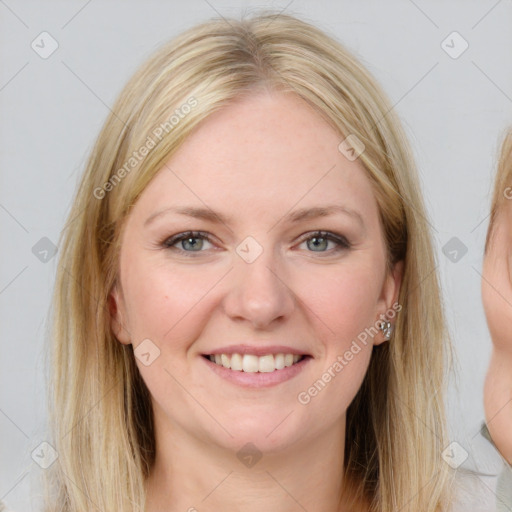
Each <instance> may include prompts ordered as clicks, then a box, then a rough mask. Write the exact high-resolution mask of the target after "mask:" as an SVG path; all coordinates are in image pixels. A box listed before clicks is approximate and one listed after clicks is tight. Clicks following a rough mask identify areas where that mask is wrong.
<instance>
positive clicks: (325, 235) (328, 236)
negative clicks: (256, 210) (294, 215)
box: [161, 231, 352, 258]
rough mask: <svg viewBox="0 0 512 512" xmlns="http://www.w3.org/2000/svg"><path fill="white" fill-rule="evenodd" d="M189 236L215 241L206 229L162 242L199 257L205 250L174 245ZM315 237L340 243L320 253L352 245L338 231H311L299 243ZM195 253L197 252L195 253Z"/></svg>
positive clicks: (179, 235) (344, 248)
mask: <svg viewBox="0 0 512 512" xmlns="http://www.w3.org/2000/svg"><path fill="white" fill-rule="evenodd" d="M189 238H197V239H203V240H206V241H208V242H210V243H213V239H212V237H211V236H210V235H209V234H208V233H206V232H205V231H186V232H184V233H178V234H177V235H173V236H171V237H168V238H166V239H165V240H163V241H162V242H161V245H162V246H163V247H164V248H166V249H172V250H175V251H179V252H181V253H182V254H185V255H186V256H187V257H192V258H194V257H197V256H196V254H197V255H199V254H200V253H202V252H205V251H185V250H184V249H179V248H177V247H173V246H174V245H176V244H177V243H178V242H181V241H183V240H187V239H189ZM313 238H321V239H324V240H329V241H331V242H335V243H336V244H338V246H337V247H336V248H335V249H334V250H333V251H318V252H319V253H324V254H325V253H330V254H332V253H338V252H341V251H343V250H347V249H350V248H351V247H352V245H351V244H350V242H349V241H348V240H347V239H346V238H345V237H344V236H341V235H337V234H336V233H331V232H330V231H313V232H311V233H307V236H304V237H302V238H301V240H300V242H299V243H303V242H306V241H308V240H311V239H313ZM310 252H316V251H310ZM194 253H195V254H194Z"/></svg>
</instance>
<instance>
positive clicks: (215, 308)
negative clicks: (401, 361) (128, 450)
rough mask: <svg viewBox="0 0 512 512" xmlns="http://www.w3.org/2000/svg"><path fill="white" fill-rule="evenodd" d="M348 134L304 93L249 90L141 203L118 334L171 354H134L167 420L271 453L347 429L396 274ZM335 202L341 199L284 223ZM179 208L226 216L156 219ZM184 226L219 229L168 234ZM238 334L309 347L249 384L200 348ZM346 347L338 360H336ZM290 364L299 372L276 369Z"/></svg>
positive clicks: (171, 426)
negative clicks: (272, 378)
mask: <svg viewBox="0 0 512 512" xmlns="http://www.w3.org/2000/svg"><path fill="white" fill-rule="evenodd" d="M340 142H341V140H340V137H339V136H338V134H337V133H336V132H335V131H334V130H333V129H332V128H331V127H330V126H329V125H328V124H327V123H326V122H325V121H324V120H323V119H322V118H321V117H320V116H319V115H318V114H317V113H315V112H314V111H313V110H312V109H311V108H310V107H309V106H307V104H306V103H304V102H303V101H302V100H301V99H299V98H298V97H296V96H293V95H282V94H279V95H274V96H271V95H268V94H258V95H254V96H251V97H249V98H245V99H243V100H241V101H238V102H237V103H234V104H232V105H230V106H228V107H226V108H225V109H223V110H222V111H220V112H217V113H215V114H214V115H212V116H211V117H210V118H208V119H207V120H206V121H205V122H204V124H202V126H201V127H200V128H199V129H198V130H197V131H196V132H195V133H194V134H192V135H191V136H190V137H189V138H188V139H187V140H186V142H185V143H184V145H183V146H182V147H181V148H180V149H179V151H178V152H177V153H176V154H175V155H173V157H172V158H171V159H170V160H169V162H168V164H167V166H165V167H164V168H162V169H161V170H160V171H159V173H158V174H157V175H156V176H155V178H154V179H153V180H152V181H151V183H150V184H149V185H148V186H147V188H146V189H145V190H144V192H143V193H142V195H141V196H140V198H139V200H138V201H137V203H136V204H135V206H134V207H133V210H132V212H131V214H130V216H129V218H128V220H127V224H126V227H125V231H124V234H123V240H122V246H121V254H120V285H121V286H120V287H118V288H117V289H115V290H114V292H113V298H114V299H115V302H116V305H117V311H116V313H115V317H114V318H113V329H114V332H115V333H116V336H117V338H118V340H119V341H120V342H121V343H125V344H128V343H132V344H133V345H134V348H136V347H137V346H138V345H139V344H140V343H141V342H142V341H143V340H146V339H149V340H151V343H153V344H154V345H155V346H157V347H158V349H159V351H160V355H159V356H158V357H157V358H156V359H155V360H154V361H153V362H152V363H151V364H150V365H149V366H146V365H144V364H143V363H142V362H141V361H140V360H139V359H136V363H137V365H138V368H139V370H140V372H141V375H142V378H143V379H144V381H145V383H146V385H147V387H148V389H149V390H150V392H151V395H152V400H153V405H154V410H155V421H156V424H157V430H158V429H167V430H168V431H172V432H174V433H176V432H181V433H187V434H186V435H190V436H193V437H194V438H196V439H199V440H201V441H204V442H207V443H209V444H211V443H215V444H217V445H219V446H223V447H231V448H233V449H236V448H239V447H240V446H241V445H243V444H244V443H245V442H248V441H250V442H253V443H254V444H256V446H258V447H259V449H260V450H262V451H264V450H271V449H273V448H285V447H286V446H292V445H293V444H294V443H298V442H310V441H311V440H314V439H316V438H318V436H321V435H324V434H325V433H326V432H327V431H329V430H331V431H332V430H333V429H334V430H337V431H339V430H340V429H341V428H342V427H344V421H345V413H346V410H347V407H348V405H349V404H350V402H351V401H352V399H353V398H354V396H355V394H356V393H357V391H358V389H359V387H360V385H361V382H362V380H363V377H364V375H365V373H366V370H367V367H368V363H369V359H370V355H371V349H372V344H373V343H378V342H382V341H383V339H382V337H380V336H379V335H378V336H377V337H376V338H375V339H374V340H372V339H371V338H368V343H367V344H366V345H365V344H363V343H360V342H359V350H358V351H357V352H356V349H354V348H353V347H354V345H353V341H354V340H357V338H358V335H360V334H361V333H362V332H363V331H364V330H365V329H367V328H370V327H372V326H375V324H376V322H377V321H378V319H379V315H380V314H383V313H385V312H386V311H387V310H388V309H389V308H390V307H391V305H392V304H393V303H394V302H395V301H396V300H397V297H398V289H399V284H400V277H401V271H399V270H400V268H399V267H397V271H396V272H395V273H394V274H393V275H387V273H386V246H385V242H384V234H383V232H382V229H381V226H380V222H379V212H378V207H377V203H376V200H375V196H374V194H373V191H372V188H371V185H370V181H369V179H368V177H367V175H366V171H365V170H364V168H363V166H362V164H360V162H359V161H358V160H356V161H354V162H351V161H349V160H347V159H346V158H345V157H344V156H343V155H342V154H341V153H340V152H339V151H338V145H339V143H340ZM330 205H335V206H337V207H340V208H339V209H338V211H336V212H335V213H334V214H332V215H329V216H323V217H309V218H308V217H304V218H302V219H300V220H298V221H296V222H292V221H291V219H289V218H288V216H289V215H290V214H293V213H294V212H296V211H297V210H299V209H304V208H308V209H311V208H315V207H324V208H325V207H327V206H330ZM170 207H176V208H178V207H179V208H183V207H193V208H205V209H210V210H213V211H215V212H218V213H220V214H222V215H223V216H225V217H226V218H227V220H226V223H215V222H213V221H211V220H206V219H197V218H192V217H189V216H185V215H180V214H178V213H173V212H167V213H164V214H161V215H158V216H156V217H154V218H153V219H152V220H150V221H148V219H149V218H151V217H153V216H154V215H155V214H156V213H157V212H160V211H161V210H165V209H166V208H170ZM188 231H201V232H204V233H207V234H208V236H209V237H211V239H210V240H205V239H202V238H201V237H199V238H197V235H196V234H194V235H192V238H191V236H186V237H184V239H183V240H181V241H176V240H171V237H173V236H174V235H177V234H180V233H186V232H188ZM317 231H323V232H327V233H328V234H327V235H325V234H324V235H317V234H315V233H316V232H317ZM331 234H332V236H333V238H332V239H331V238H330V236H331ZM315 236H316V238H315ZM123 325H124V326H126V329H123V327H122V326H123ZM240 344H242V345H249V346H251V347H257V348H261V347H271V346H272V347H275V346H284V347H285V348H282V352H286V347H289V348H291V349H293V350H294V351H297V352H298V353H300V354H307V355H308V358H306V359H305V360H304V361H303V362H302V366H301V367H300V369H299V370H298V371H296V370H295V373H294V374H293V376H290V377H289V378H286V379H284V380H282V381H281V382H279V383H277V384H274V385H271V386H260V385H241V384H240V383H237V382H233V381H232V380H230V379H229V378H225V377H224V375H225V374H226V372H234V370H227V369H226V370H223V369H221V371H222V372H224V373H223V374H220V373H219V371H218V370H219V368H220V367H219V368H216V367H214V366H215V364H214V363H212V362H211V361H209V360H207V359H206V358H205V357H204V356H205V355H208V354H211V353H213V352H216V351H217V350H219V349H222V348H223V347H231V346H233V345H240ZM351 347H352V348H351ZM226 350H227V349H226ZM351 350H352V352H353V357H352V358H351V359H350V360H347V358H346V357H344V354H347V351H349V352H350V351H351ZM269 351H271V352H273V351H275V350H274V349H273V348H272V349H269ZM280 351H281V349H280ZM340 357H342V358H343V360H344V363H343V364H342V370H341V371H336V370H333V368H339V366H336V362H337V361H338V362H340ZM258 361H259V360H258ZM274 361H275V358H274ZM328 369H331V379H330V380H329V382H325V379H324V378H323V377H322V376H323V374H324V373H325V372H326V370H328ZM280 371H288V372H289V373H290V374H291V373H292V372H291V371H290V370H289V369H288V370H286V369H285V370H275V371H274V372H272V373H270V372H269V373H266V372H265V375H273V374H274V373H277V372H280ZM332 375H334V376H332ZM319 379H321V380H323V382H324V384H325V386H324V387H323V388H322V389H321V390H320V391H318V392H317V393H316V394H313V393H310V392H308V390H309V389H311V387H312V385H313V384H314V383H315V382H317V381H318V380H319ZM301 393H306V395H304V394H303V395H302V396H303V397H304V396H309V398H310V400H309V401H308V403H306V404H305V403H301V402H300V401H299V399H298V396H299V395H300V394H301ZM303 402H304V400H303ZM206 411H208V412H206ZM292 413H293V414H292ZM285 417H287V419H286V420H285V421H283V419H284V418H285ZM278 425H279V428H276V427H277V426H278ZM226 430H227V431H229V433H230V434H231V436H230V435H228V434H227V433H226ZM270 432H272V435H269V433H270Z"/></svg>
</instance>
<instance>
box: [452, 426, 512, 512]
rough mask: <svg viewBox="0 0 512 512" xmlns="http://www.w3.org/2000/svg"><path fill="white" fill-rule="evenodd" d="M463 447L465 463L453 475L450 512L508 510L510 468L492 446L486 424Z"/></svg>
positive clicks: (511, 499) (511, 494) (511, 493)
mask: <svg viewBox="0 0 512 512" xmlns="http://www.w3.org/2000/svg"><path fill="white" fill-rule="evenodd" d="M466 448H467V452H468V453H467V455H468V458H467V461H466V462H467V464H464V465H463V466H461V467H460V468H458V469H457V470H456V472H455V474H454V480H453V486H452V490H453V496H454V503H453V509H451V510H450V512H505V511H507V512H509V511H511V510H512V467H511V466H510V465H509V464H507V462H506V461H505V459H504V458H503V457H502V456H501V454H500V453H499V451H498V450H497V449H496V447H495V446H494V444H493V442H492V439H491V438H490V435H489V431H488V430H487V427H486V426H485V424H483V425H482V427H481V430H480V435H477V436H475V437H474V438H473V439H472V442H471V443H468V444H467V446H466Z"/></svg>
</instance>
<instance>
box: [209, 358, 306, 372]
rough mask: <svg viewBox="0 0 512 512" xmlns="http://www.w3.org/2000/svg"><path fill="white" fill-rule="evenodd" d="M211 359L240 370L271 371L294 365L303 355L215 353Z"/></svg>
mask: <svg viewBox="0 0 512 512" xmlns="http://www.w3.org/2000/svg"><path fill="white" fill-rule="evenodd" d="M209 359H210V361H212V362H214V363H216V364H218V365H219V366H224V368H230V369H231V370H235V371H238V372H240V371H244V372H247V373H256V372H260V373H270V372H273V371H275V370H282V369H283V368H285V367H287V366H292V365H293V364H295V363H297V362H298V361H299V359H301V356H299V355H297V354H275V355H273V354H267V355H264V356H261V357H258V356H255V355H253V354H243V355H241V354H215V355H210V356H209Z"/></svg>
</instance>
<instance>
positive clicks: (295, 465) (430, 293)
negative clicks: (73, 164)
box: [46, 13, 450, 512]
mask: <svg viewBox="0 0 512 512" xmlns="http://www.w3.org/2000/svg"><path fill="white" fill-rule="evenodd" d="M112 110H113V112H114V113H113V114H112V115H111V116H109V118H108V119H107V121H106V123H105V125H104V127H103V129H102V131H101V133H100V135H99V137H98V140H97V142H96V145H95V147H94V149H93V151H92V154H91V157H90V159H89V162H88V164H87V168H86V170H85V173H84V175H83V178H82V181H81V184H80V187H79V189H78V192H77V195H76V198H75V201H74V204H73V208H72V211H71V212H70V215H69V219H68V223H67V225H66V228H65V229H64V231H63V234H62V239H61V243H60V253H61V259H60V264H59V269H58V279H57V283H56V289H55V302H54V304H55V309H54V326H55V328H54V333H53V338H52V346H51V356H52V374H51V379H50V387H49V390H48V396H49V397H50V404H51V420H52V421H51V429H52V433H53V438H52V440H51V443H52V444H53V445H54V447H55V449H56V450H57V452H58V454H59V457H58V459H57V460H56V461H55V463H54V464H53V465H52V466H51V467H50V468H49V469H48V476H49V479H48V480H49V487H48V500H47V505H46V511H57V510H59V511H70V512H71V511H72V512H78V511H85V510H96V509H99V510H109V511H111V510H116V511H132V510H136V511H143V510H145V511H146V512H156V511H160V510H166V511H185V510H188V511H196V510H197V511H201V512H202V511H219V510H226V511H229V510H237V511H244V512H249V511H253V510H279V511H283V512H284V511H290V512H291V511H295V510H307V511H309V512H314V511H346V510H350V511H355V510H364V511H370V510H371V511H381V512H388V511H391V510H400V511H401V512H408V511H409V512H413V511H414V512H418V511H422V512H434V511H441V510H447V509H448V507H449V506H450V500H449V492H448V491H449V489H448V481H449V478H450V475H449V471H450V468H449V466H448V464H446V463H445V462H444V460H443V459H442V457H441V453H442V452H443V450H444V449H445V448H446V446H447V445H448V440H447V438H446V435H445V418H444V410H443V397H444V386H445V376H446V375H445V374H446V367H445V360H446V356H447V353H448V348H449V345H448V340H447V336H446V332H445V326H444V319H443V313H442V309H441V306H440V292H439V286H438V279H437V275H436V272H435V267H436V265H435V262H434V256H433V250H432V245H431V237H430V231H429V226H428V223H427V221H426V213H425V208H424V206H423V200H422V197H421V194H420V190H419V186H418V178H417V175H416V171H415V168H414V163H413V161H412V158H411V154H410V150H409V148H408V144H407V141H406V139H405V137H404V135H403V133H402V129H401V127H400V124H399V122H398V120H397V117H396V116H395V114H394V112H393V109H392V107H391V105H390V103H389V101H388V100H387V98H386V97H385V95H384V94H383V93H382V91H381V90H380V88H379V87H378V86H377V84H376V83H375V80H374V79H373V78H372V77H371V76H370V75H369V73H368V72H367V71H366V70H365V69H364V68H363V67H362V65H361V64H360V63H359V62H358V61H357V60H356V59H355V58H354V57H353V56H351V55H350V53H349V52H347V50H346V49H345V48H343V47H342V46H341V45H340V44H339V43H338V42H336V41H335V40H333V39H332V38H330V37H328V36H327V35H326V34H324V33H323V32H321V31H320V30H318V29H317V28H315V27H313V26H311V25H310V24H308V23H305V22H303V21H301V20H299V19H297V18H295V17H291V16H286V15H276V14H275V13H271V14H268V13H263V14H261V15H258V16H255V17H253V18H251V19H245V20H242V21H237V20H212V21H210V22H207V23H205V24H203V25H200V26H197V27H194V28H192V29H190V30H188V31H187V32H185V33H183V34H182V35H180V36H179V37H177V38H176V39H174V40H173V41H172V42H170V43H169V44H167V45H165V46H163V47H162V48H161V49H160V50H159V51H157V52H156V53H155V55H154V56H152V57H151V58H150V59H149V60H148V62H146V63H145V64H144V65H143V66H142V67H141V68H140V69H139V70H138V72H137V73H136V74H135V75H134V76H133V78H132V79H131V80H130V81H129V83H128V84H127V85H126V87H125V89H124V90H123V92H122V93H121V95H120V97H119V99H118V101H117V102H116V104H115V105H114V107H113V109H112Z"/></svg>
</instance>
